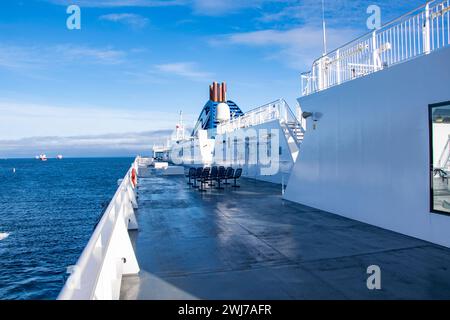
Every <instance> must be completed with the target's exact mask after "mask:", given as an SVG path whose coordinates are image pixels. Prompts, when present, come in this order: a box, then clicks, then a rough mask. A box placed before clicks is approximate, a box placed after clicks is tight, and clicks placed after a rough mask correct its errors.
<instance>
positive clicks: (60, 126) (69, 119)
mask: <svg viewBox="0 0 450 320" xmlns="http://www.w3.org/2000/svg"><path fill="white" fill-rule="evenodd" d="M130 108H131V106H128V108H126V107H124V108H122V109H115V108H106V107H98V106H77V107H73V106H51V105H37V104H30V103H17V102H10V101H0V114H1V115H2V116H1V117H0V139H3V140H15V139H21V138H25V137H30V136H63V135H64V136H79V135H99V134H109V133H110V132H115V133H126V132H136V131H148V130H165V129H171V128H173V127H174V125H175V123H176V122H177V120H178V117H179V115H178V114H177V113H176V112H173V113H171V112H161V111H154V110H160V108H157V106H149V107H148V109H147V110H133V109H130ZM186 119H188V120H187V121H189V120H192V121H193V119H194V117H192V119H191V118H190V116H189V115H186Z"/></svg>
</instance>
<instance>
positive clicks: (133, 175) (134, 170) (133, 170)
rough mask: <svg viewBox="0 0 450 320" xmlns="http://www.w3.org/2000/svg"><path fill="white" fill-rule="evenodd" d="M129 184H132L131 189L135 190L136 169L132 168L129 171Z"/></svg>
mask: <svg viewBox="0 0 450 320" xmlns="http://www.w3.org/2000/svg"><path fill="white" fill-rule="evenodd" d="M131 183H132V184H133V187H135V188H136V186H137V174H136V169H135V168H133V169H132V170H131Z"/></svg>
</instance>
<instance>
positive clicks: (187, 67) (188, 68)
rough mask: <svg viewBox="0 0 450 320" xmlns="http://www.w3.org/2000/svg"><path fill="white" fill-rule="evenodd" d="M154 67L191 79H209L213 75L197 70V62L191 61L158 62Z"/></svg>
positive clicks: (169, 73) (165, 72) (168, 73)
mask: <svg viewBox="0 0 450 320" xmlns="http://www.w3.org/2000/svg"><path fill="white" fill-rule="evenodd" d="M155 69H156V71H158V72H161V73H164V74H167V75H175V76H179V77H183V78H188V79H191V80H199V81H203V80H210V79H211V78H212V77H213V74H212V73H209V72H205V71H201V70H199V69H198V66H197V64H196V63H193V62H176V63H168V64H160V65H156V66H155Z"/></svg>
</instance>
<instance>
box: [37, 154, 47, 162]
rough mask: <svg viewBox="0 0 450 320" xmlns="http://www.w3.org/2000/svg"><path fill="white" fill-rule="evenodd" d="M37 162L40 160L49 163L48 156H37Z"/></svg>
mask: <svg viewBox="0 0 450 320" xmlns="http://www.w3.org/2000/svg"><path fill="white" fill-rule="evenodd" d="M36 160H40V161H47V160H48V159H47V155H45V154H41V155H39V156H36Z"/></svg>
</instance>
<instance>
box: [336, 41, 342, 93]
mask: <svg viewBox="0 0 450 320" xmlns="http://www.w3.org/2000/svg"><path fill="white" fill-rule="evenodd" d="M336 81H337V84H341V50H339V49H337V50H336Z"/></svg>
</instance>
